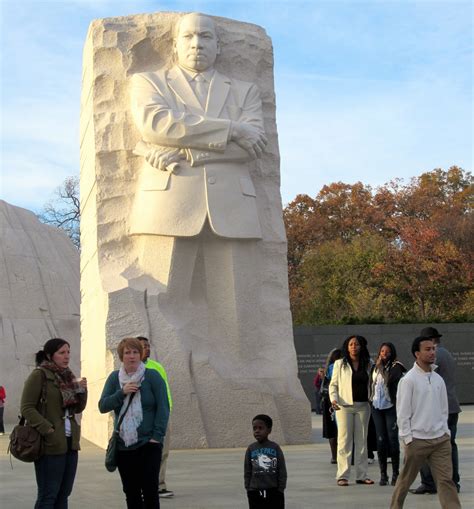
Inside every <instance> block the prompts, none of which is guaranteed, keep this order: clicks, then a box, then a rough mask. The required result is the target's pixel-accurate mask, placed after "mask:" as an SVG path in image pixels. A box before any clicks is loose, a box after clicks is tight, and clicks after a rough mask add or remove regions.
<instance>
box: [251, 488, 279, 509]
mask: <svg viewBox="0 0 474 509" xmlns="http://www.w3.org/2000/svg"><path fill="white" fill-rule="evenodd" d="M247 498H248V500H249V509H285V495H284V494H283V492H282V491H278V490H277V489H276V488H271V489H268V490H249V491H247Z"/></svg>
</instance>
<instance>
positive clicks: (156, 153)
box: [145, 147, 185, 171]
mask: <svg viewBox="0 0 474 509" xmlns="http://www.w3.org/2000/svg"><path fill="white" fill-rule="evenodd" d="M184 157H185V156H184V155H183V154H182V152H181V149H179V148H169V147H158V148H157V147H153V148H150V149H149V150H148V152H147V154H146V155H145V159H146V161H147V163H148V164H150V165H151V166H153V168H156V169H157V170H161V171H172V170H173V169H174V168H176V166H177V164H178V163H179V161H180V160H181V159H183V158H184Z"/></svg>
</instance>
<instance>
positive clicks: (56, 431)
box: [21, 338, 87, 509]
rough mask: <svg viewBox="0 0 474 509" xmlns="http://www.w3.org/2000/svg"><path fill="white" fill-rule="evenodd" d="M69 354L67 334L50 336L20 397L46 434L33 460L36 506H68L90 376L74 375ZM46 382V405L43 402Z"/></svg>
mask: <svg viewBox="0 0 474 509" xmlns="http://www.w3.org/2000/svg"><path fill="white" fill-rule="evenodd" d="M69 359H70V347H69V343H68V342H67V341H66V340H65V339H61V338H53V339H50V340H49V341H47V342H46V343H45V345H44V347H43V350H40V351H39V352H37V354H36V365H37V369H35V370H33V372H32V373H31V374H30V376H29V377H28V378H27V380H26V382H25V385H24V388H23V393H22V396H21V413H22V415H23V416H24V417H25V419H26V420H27V421H28V422H29V424H31V425H32V426H34V427H35V428H36V429H37V430H38V431H39V433H40V434H41V435H42V437H43V446H44V452H43V455H42V456H41V458H40V459H39V460H37V461H35V474H36V484H37V486H38V494H37V499H36V503H35V509H44V508H50V507H57V508H59V507H61V508H67V500H68V497H69V495H70V494H71V492H72V488H73V485H74V479H75V476H76V470H77V461H78V451H79V449H80V446H79V438H80V436H81V430H80V426H79V424H78V423H77V422H76V419H75V415H76V414H78V413H80V412H82V411H83V410H84V408H85V406H86V403H87V380H86V379H85V378H82V379H79V380H78V379H76V377H75V376H74V374H73V373H72V371H71V370H70V369H69ZM44 385H45V388H46V392H45V394H46V398H45V399H46V402H45V405H43V402H42V401H40V400H41V397H42V393H43V386H44ZM43 413H44V415H42V414H43Z"/></svg>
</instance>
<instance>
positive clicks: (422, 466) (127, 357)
mask: <svg viewBox="0 0 474 509" xmlns="http://www.w3.org/2000/svg"><path fill="white" fill-rule="evenodd" d="M440 338H441V334H439V333H438V331H437V330H436V329H434V328H433V327H427V328H425V329H423V330H422V331H421V335H420V336H419V337H417V338H416V339H415V340H414V341H413V345H412V354H413V356H414V358H415V363H414V365H413V367H412V368H411V369H410V370H409V371H408V372H407V369H406V368H405V366H403V364H402V363H401V362H400V361H399V360H398V358H397V351H396V347H395V345H394V344H393V343H390V342H383V343H381V344H380V346H379V347H378V351H377V355H376V357H375V359H374V360H372V359H371V358H370V354H369V351H368V348H367V340H366V339H365V338H364V337H363V336H358V335H351V336H349V337H347V338H346V339H345V341H344V342H343V344H342V346H341V348H335V349H333V350H332V351H331V352H330V353H329V355H328V357H327V361H326V364H325V366H324V367H323V368H321V369H320V370H318V373H317V377H316V380H315V389H317V392H318V394H319V402H320V404H319V405H318V408H320V410H321V413H322V424H323V426H322V429H323V436H324V437H325V438H327V439H328V441H329V445H330V450H331V463H334V464H337V471H336V483H337V485H338V486H341V487H347V486H349V484H350V483H349V481H350V472H351V460H352V465H354V467H355V468H354V470H355V483H356V484H361V485H365V486H369V485H372V484H374V481H373V480H372V479H371V478H370V477H369V476H368V449H369V448H368V435H369V421H370V418H372V419H373V422H374V424H375V436H376V444H377V458H378V462H379V468H380V480H379V484H380V485H381V486H386V485H389V484H391V485H392V486H394V487H395V488H394V491H393V494H392V501H391V505H390V508H391V509H400V508H402V507H403V504H404V500H405V498H406V496H407V493H408V492H409V491H410V490H409V488H410V485H411V484H412V482H413V481H414V479H415V478H416V476H417V474H418V472H420V474H421V479H422V484H421V485H420V486H419V487H418V488H416V489H414V490H411V491H412V493H415V494H424V493H438V497H439V500H440V502H441V506H442V508H443V509H457V508H460V507H461V505H460V502H459V497H458V492H459V490H460V476H459V466H458V463H459V460H458V451H457V445H456V431H457V421H458V414H459V412H460V407H459V402H458V400H457V397H456V393H455V384H454V370H455V362H454V359H453V357H452V355H451V354H450V353H449V352H448V350H447V349H446V348H444V347H442V346H441V345H440ZM117 353H118V356H119V359H120V361H121V366H120V368H119V369H118V370H115V371H113V372H112V373H111V374H110V375H109V376H108V378H107V380H106V382H105V386H104V388H103V391H102V396H101V397H100V400H99V410H100V411H101V412H103V413H107V412H114V418H115V423H116V426H117V428H118V432H119V438H118V453H117V466H118V471H119V474H120V479H121V481H122V488H123V492H124V494H125V500H126V504H127V508H128V509H147V508H150V509H151V508H154V509H155V508H159V507H160V500H159V499H160V497H170V496H173V492H172V491H168V490H167V489H166V484H165V471H166V457H167V455H168V450H169V434H170V428H169V414H170V411H171V409H172V405H173V402H172V398H171V390H170V386H169V384H168V379H167V376H166V371H165V370H164V368H163V366H162V365H161V364H159V363H158V362H156V361H154V360H152V359H150V344H149V341H148V339H147V338H145V337H138V338H126V339H123V340H122V341H120V343H119V345H118V348H117ZM69 360H70V345H69V343H68V342H67V341H66V340H64V339H60V338H53V339H50V340H49V341H47V342H46V343H45V345H44V347H43V349H42V350H40V351H39V352H37V354H36V364H37V369H35V370H33V372H32V373H31V374H30V376H29V377H28V379H27V380H26V382H25V385H24V389H23V393H22V398H21V412H22V415H23V416H24V417H25V418H26V420H27V421H28V422H29V423H30V424H31V425H32V426H34V427H35V428H36V429H37V430H38V431H39V433H40V434H41V435H42V439H43V453H42V455H41V457H40V458H39V459H38V460H37V461H35V462H34V467H35V474H36V483H37V488H38V489H37V500H36V503H35V509H45V508H67V504H68V497H69V495H70V494H71V492H72V489H73V484H74V479H75V474H76V469H77V464H78V451H79V449H80V447H79V439H80V427H79V425H78V423H77V421H76V418H75V416H76V414H78V413H80V412H82V410H84V408H85V406H86V403H87V380H86V379H85V378H76V377H75V376H74V374H73V373H72V371H71V370H70V368H69ZM435 362H436V363H435ZM1 389H3V387H2V388H1ZM0 396H1V399H2V404H3V402H4V400H5V391H4V390H3V392H0ZM0 424H1V423H0ZM272 428H273V421H272V419H271V417H270V416H268V415H265V414H259V415H257V416H256V417H255V418H254V419H253V421H252V429H253V434H254V438H255V440H256V442H254V443H252V444H251V445H250V446H249V447H248V449H247V452H246V454H245V460H244V486H245V489H246V491H247V498H248V503H249V508H251V509H252V508H269V509H270V508H271V509H278V508H284V506H285V497H284V490H285V488H286V482H287V472H286V464H285V457H284V455H283V452H282V450H281V448H280V446H279V445H278V444H277V443H276V442H273V441H270V440H269V439H268V437H269V435H270V433H271V431H272ZM1 431H3V428H2V429H1ZM400 442H401V443H402V444H403V448H404V457H405V461H404V465H403V468H402V469H401V470H400V445H399V444H400ZM164 451H166V452H164ZM390 461H391V473H392V475H391V479H390V478H389V475H388V464H389V462H390Z"/></svg>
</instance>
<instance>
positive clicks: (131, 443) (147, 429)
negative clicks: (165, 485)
mask: <svg viewBox="0 0 474 509" xmlns="http://www.w3.org/2000/svg"><path fill="white" fill-rule="evenodd" d="M117 353H118V355H119V358H120V360H121V361H122V365H121V367H120V369H118V370H116V371H113V372H112V373H110V375H109V377H108V378H107V381H106V382H105V386H104V390H103V391H102V396H101V397H100V400H99V410H100V412H101V413H107V412H111V411H113V412H114V414H115V426H116V425H117V421H118V420H119V416H121V415H122V414H123V415H124V418H123V420H122V424H121V426H120V430H119V439H118V457H117V467H118V471H119V474H120V478H121V480H122V486H123V491H124V493H125V498H126V501H127V509H160V500H159V497H158V476H159V472H160V463H161V454H162V450H163V442H164V438H165V434H166V426H167V425H168V418H169V412H170V410H169V404H168V395H167V393H166V385H165V382H164V381H163V378H161V375H160V374H159V373H158V372H156V371H155V370H154V369H146V368H145V365H144V364H143V362H142V357H143V347H142V344H141V343H140V341H139V340H138V339H136V338H125V339H122V341H120V343H119V344H118V347H117Z"/></svg>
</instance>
